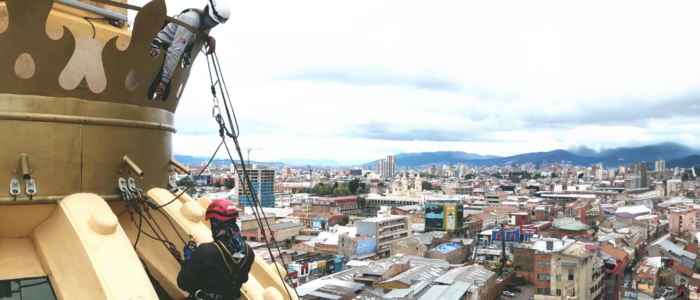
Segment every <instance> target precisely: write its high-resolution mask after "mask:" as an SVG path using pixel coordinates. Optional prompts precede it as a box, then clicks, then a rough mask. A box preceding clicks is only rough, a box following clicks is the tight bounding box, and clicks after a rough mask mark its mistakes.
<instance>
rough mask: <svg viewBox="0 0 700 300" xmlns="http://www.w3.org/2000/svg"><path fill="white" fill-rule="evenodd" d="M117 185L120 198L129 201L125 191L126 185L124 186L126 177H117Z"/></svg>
mask: <svg viewBox="0 0 700 300" xmlns="http://www.w3.org/2000/svg"><path fill="white" fill-rule="evenodd" d="M117 186H118V187H119V190H120V191H121V192H122V198H124V201H127V202H128V201H129V196H128V193H127V187H126V179H124V178H119V183H118V184H117Z"/></svg>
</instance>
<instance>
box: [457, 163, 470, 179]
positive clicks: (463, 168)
mask: <svg viewBox="0 0 700 300" xmlns="http://www.w3.org/2000/svg"><path fill="white" fill-rule="evenodd" d="M468 169H469V168H468V167H467V165H460V166H459V177H464V176H466V175H467V172H468Z"/></svg>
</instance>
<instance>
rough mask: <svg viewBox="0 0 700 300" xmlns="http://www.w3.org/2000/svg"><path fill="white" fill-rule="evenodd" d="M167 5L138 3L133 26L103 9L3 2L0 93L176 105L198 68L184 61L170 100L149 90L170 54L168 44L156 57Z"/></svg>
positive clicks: (43, 0)
mask: <svg viewBox="0 0 700 300" xmlns="http://www.w3.org/2000/svg"><path fill="white" fill-rule="evenodd" d="M3 6H6V7H3ZM5 9H6V11H5ZM166 11H167V10H166V6H165V1H163V0H153V1H151V2H149V3H148V4H146V5H145V6H143V7H142V8H140V9H139V10H138V14H137V15H136V18H135V20H134V23H133V30H132V31H129V29H128V28H127V26H121V27H119V26H114V25H111V24H110V23H109V22H108V21H107V20H105V19H104V18H103V16H100V15H98V14H96V13H93V12H88V11H86V10H82V9H79V8H76V7H71V6H68V5H66V4H63V3H59V2H54V1H53V0H32V1H26V0H7V1H5V2H4V3H3V2H0V45H2V48H1V50H0V82H2V84H0V93H7V94H21V95H38V96H49V97H57V98H61V97H67V98H78V99H83V100H88V101H102V102H112V103H118V104H131V105H137V106H141V107H151V108H159V109H164V110H167V111H169V112H174V111H175V109H176V107H177V103H178V102H179V98H180V96H181V95H182V91H183V89H184V87H185V84H186V82H187V78H188V77H189V72H190V68H184V69H183V68H182V65H181V64H178V67H177V69H176V70H175V71H174V72H173V76H172V79H171V91H170V96H169V98H168V99H167V100H168V101H165V102H161V101H149V100H148V95H147V93H148V88H149V86H150V85H151V83H152V82H153V80H154V78H155V77H156V75H157V73H158V71H159V69H160V67H161V66H162V64H163V60H164V57H165V55H163V53H164V51H161V54H160V55H159V56H157V57H156V58H153V57H151V56H150V54H149V50H150V45H151V41H152V40H153V38H154V37H155V36H156V34H157V33H158V32H159V31H160V29H161V28H162V27H163V24H164V22H165V20H166ZM200 36H201V35H200ZM200 41H201V37H200ZM201 47H202V43H201V42H199V41H198V42H197V43H195V47H194V49H193V50H192V58H193V59H194V58H195V57H196V55H197V54H198V53H199V51H200V50H201Z"/></svg>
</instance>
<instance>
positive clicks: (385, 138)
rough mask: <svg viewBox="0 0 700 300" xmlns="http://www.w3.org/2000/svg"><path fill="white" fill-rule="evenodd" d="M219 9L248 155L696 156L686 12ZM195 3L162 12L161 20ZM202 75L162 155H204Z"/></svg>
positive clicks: (578, 7) (664, 8) (698, 107)
mask: <svg viewBox="0 0 700 300" xmlns="http://www.w3.org/2000/svg"><path fill="white" fill-rule="evenodd" d="M132 2H135V3H134V4H136V5H138V4H143V3H145V2H146V1H145V0H143V1H141V0H136V1H132ZM139 2H142V3H139ZM231 3H232V5H234V9H233V15H232V17H231V19H230V20H229V22H227V24H225V25H222V26H220V27H217V28H215V29H214V30H213V31H212V35H213V36H215V37H217V51H218V53H219V58H220V60H221V64H222V66H223V67H224V74H225V77H226V82H227V84H228V87H229V91H230V92H231V101H232V103H233V105H234V108H235V110H236V113H237V115H238V118H239V125H240V127H241V132H242V135H241V143H242V145H243V146H244V147H246V148H247V147H253V148H256V147H259V148H262V149H263V150H261V151H259V153H255V154H254V155H256V156H259V157H260V158H261V159H263V158H264V159H267V160H274V159H280V158H289V157H292V158H295V157H296V158H311V159H334V160H337V161H340V162H342V161H344V160H345V161H349V160H357V161H371V160H373V159H376V158H379V157H382V156H384V155H386V154H397V153H400V152H420V151H440V150H446V151H447V150H449V151H466V152H470V153H479V154H492V155H512V154H518V153H524V152H533V151H549V150H553V149H572V150H573V151H578V152H579V153H587V154H593V153H594V150H596V149H598V150H600V149H606V148H610V147H620V146H626V145H630V146H637V145H645V144H654V143H659V142H664V141H674V142H682V143H684V144H686V145H688V146H695V147H698V146H700V136H698V135H697V134H695V133H696V132H698V131H699V130H700V121H698V120H697V118H696V116H697V115H698V114H700V102H699V101H697V99H698V98H699V97H700V82H699V81H697V79H696V78H697V76H696V75H697V74H696V73H697V70H698V69H700V56H698V55H697V53H700V40H698V39H696V38H694V36H696V35H697V34H696V32H695V31H696V30H695V29H696V28H700V19H698V18H697V17H696V15H695V13H694V12H696V11H698V10H700V2H679V3H673V4H668V3H654V2H638V1H617V2H615V3H607V2H605V3H603V2H586V3H573V2H566V3H562V2H560V1H534V2H527V3H522V2H519V1H506V2H499V1H497V2H493V1H491V2H474V1H445V2H443V1H437V2H431V3H430V4H425V3H424V2H419V1H401V2H398V1H387V2H379V3H378V2H376V1H364V0H359V1H352V2H332V1H315V0H303V1H301V2H299V1H297V2H288V1H272V2H263V3H261V2H240V1H239V2H236V1H232V2H231ZM205 4H206V1H203V0H197V1H170V2H168V5H169V12H170V14H173V15H174V14H177V13H179V12H180V11H182V10H183V9H184V8H187V7H188V6H192V7H204V5H205ZM270 7H275V9H270ZM591 20H595V22H591ZM205 64H206V63H205V61H204V60H202V59H201V57H200V59H198V61H196V62H195V64H194V66H193V70H192V73H191V79H190V81H189V82H188V85H187V88H186V90H185V91H184V94H183V98H182V100H181V102H180V106H179V108H178V111H177V113H176V116H175V122H176V123H175V125H176V128H177V129H178V134H177V135H176V136H175V138H174V141H175V142H174V144H175V152H176V153H183V154H198V153H199V154H203V155H206V152H208V151H211V150H212V149H211V148H213V147H212V146H211V145H210V144H211V143H212V141H213V143H216V139H217V132H216V130H217V126H216V124H215V123H214V121H213V120H212V117H211V105H212V104H211V103H212V102H211V95H210V93H209V83H208V74H207V71H206V66H205ZM572 145H574V146H572ZM581 145H583V146H581ZM215 146H216V145H214V147H215ZM251 155H253V154H251Z"/></svg>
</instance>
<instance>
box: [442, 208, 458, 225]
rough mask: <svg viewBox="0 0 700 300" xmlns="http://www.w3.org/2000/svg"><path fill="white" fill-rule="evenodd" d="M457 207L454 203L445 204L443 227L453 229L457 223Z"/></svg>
mask: <svg viewBox="0 0 700 300" xmlns="http://www.w3.org/2000/svg"><path fill="white" fill-rule="evenodd" d="M456 219H457V209H456V208H455V205H454V204H446V205H445V229H447V230H454V229H455V226H456V225H457V224H456V223H457V220H456Z"/></svg>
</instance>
